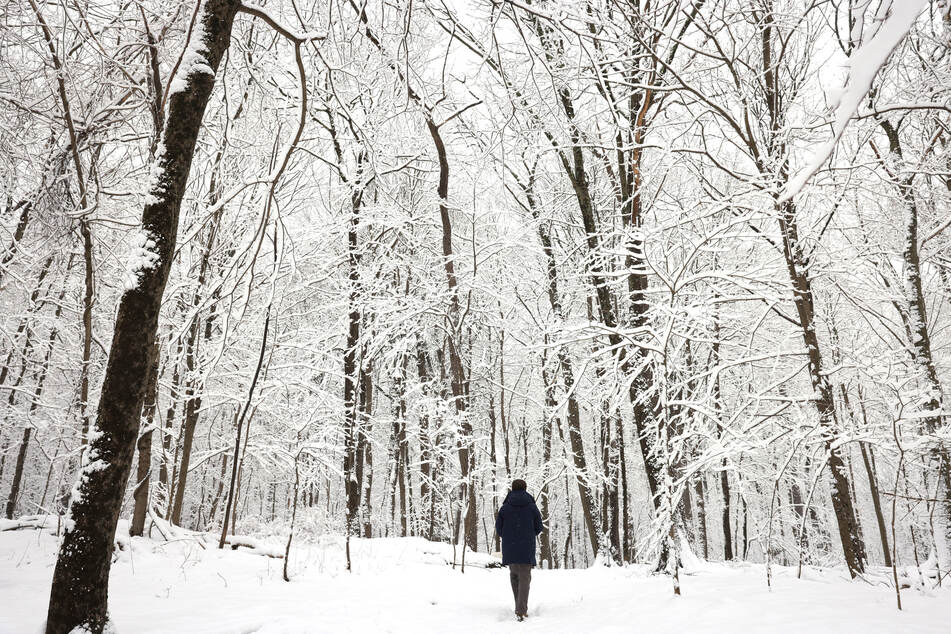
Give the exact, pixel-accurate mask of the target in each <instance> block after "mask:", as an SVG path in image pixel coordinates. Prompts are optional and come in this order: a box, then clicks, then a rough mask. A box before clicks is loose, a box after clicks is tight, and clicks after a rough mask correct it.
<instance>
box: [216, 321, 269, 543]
mask: <svg viewBox="0 0 951 634" xmlns="http://www.w3.org/2000/svg"><path fill="white" fill-rule="evenodd" d="M270 329H271V305H270V304H268V307H267V311H266V312H265V316H264V333H263V334H262V335H261V351H260V353H259V354H258V364H257V366H256V367H255V368H254V376H252V377H251V384H250V385H249V386H248V398H247V400H245V402H244V407H243V408H242V409H241V416H239V417H237V424H236V425H235V438H234V457H233V458H232V460H231V482H230V483H229V485H228V499H227V502H226V503H225V517H224V521H222V523H221V537H220V538H219V539H218V548H219V549H221V548H224V547H225V538H226V537H227V535H228V520H229V518H230V519H231V527H232V532H233V531H234V525H235V524H237V522H238V508H237V506H238V505H237V497H238V492H237V488H238V486H239V485H240V480H239V479H238V473H239V471H240V465H241V463H242V462H244V454H243V453H241V455H240V456H239V455H238V454H239V452H240V451H241V432H242V429H243V428H244V421H245V420H247V421H248V426H249V427H250V425H251V419H250V418H248V410H250V409H251V401H252V399H253V397H254V389H255V387H257V384H258V378H259V377H260V376H261V368H262V367H263V366H264V353H265V351H266V350H267V338H268V332H269V331H270ZM247 436H248V433H247V432H246V433H245V441H244V450H245V451H247V448H248V441H247Z"/></svg>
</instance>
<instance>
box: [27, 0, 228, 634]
mask: <svg viewBox="0 0 951 634" xmlns="http://www.w3.org/2000/svg"><path fill="white" fill-rule="evenodd" d="M238 7H239V3H238V2H235V1H234V0H207V1H206V4H205V5H204V7H203V9H202V11H201V12H200V13H199V15H198V24H199V28H197V29H196V30H195V32H194V34H193V42H191V43H190V44H189V47H190V53H187V54H186V57H188V56H189V55H190V56H192V57H196V58H199V59H200V58H204V59H203V61H204V63H193V64H192V65H191V66H188V67H186V68H183V69H181V72H182V73H183V75H184V76H183V77H182V78H181V79H182V82H183V83H184V86H185V87H184V88H183V89H182V90H180V91H179V92H175V93H173V94H171V95H170V96H169V99H168V104H169V109H168V118H167V125H166V127H165V130H164V131H163V133H162V143H161V146H162V148H163V151H162V152H161V153H160V155H159V156H157V157H156V159H155V165H154V168H153V173H154V174H155V180H154V182H153V183H152V184H151V187H150V198H149V201H148V203H147V204H146V206H145V209H144V211H143V213H142V236H141V247H142V250H143V251H144V252H146V253H145V254H144V255H145V256H146V257H144V258H141V259H144V260H145V261H146V262H147V263H148V264H147V265H145V266H141V267H140V268H139V269H138V270H137V271H135V273H134V274H135V275H136V277H137V284H135V286H134V287H132V288H131V289H129V290H127V291H126V292H125V294H124V295H123V296H122V299H121V300H120V302H119V310H118V314H117V316H116V323H115V328H114V335H113V341H112V346H111V350H110V354H109V361H108V364H107V366H106V372H105V377H104V379H103V383H102V390H101V395H100V400H99V411H98V414H97V419H96V428H95V434H92V433H91V434H90V435H91V436H93V435H94V439H93V440H92V442H91V444H90V452H89V462H88V463H87V464H86V465H85V466H84V467H83V469H82V478H81V480H80V483H79V485H78V495H76V496H74V499H73V500H72V503H71V507H70V512H71V516H72V519H73V522H74V526H73V528H72V530H68V531H67V532H66V535H65V537H64V540H63V544H62V547H61V549H60V553H59V557H58V559H57V562H56V569H55V572H54V574H53V584H52V590H51V593H50V603H49V613H48V616H47V622H46V632H47V634H66V633H67V632H69V631H71V630H73V629H74V628H76V627H79V626H82V627H85V628H86V629H88V630H90V631H91V632H92V633H93V634H99V633H100V632H102V630H103V628H105V627H106V625H107V623H108V612H107V608H108V606H107V603H108V587H109V570H110V567H111V561H112V550H113V544H114V538H115V531H116V522H117V520H118V517H119V510H120V508H121V505H122V496H123V492H124V490H125V486H126V483H127V481H128V479H129V471H130V469H131V462H132V454H133V452H134V450H135V442H136V439H137V433H138V428H139V419H140V416H141V412H142V402H143V400H144V398H145V388H146V383H147V381H148V366H149V357H150V351H151V347H152V344H153V342H154V341H155V332H156V329H157V327H158V314H159V309H160V308H161V303H162V296H163V294H164V290H165V284H166V281H167V280H168V273H169V269H170V268H171V263H172V262H171V260H172V257H173V254H174V252H175V241H176V234H177V230H178V216H179V210H180V207H181V202H182V196H183V194H184V191H185V183H186V181H187V179H188V172H189V170H190V167H191V160H192V156H193V155H194V150H195V144H196V141H197V139H198V134H199V132H200V131H201V119H202V116H203V115H204V112H205V107H206V106H207V104H208V101H209V98H210V97H211V92H212V88H213V87H214V81H215V78H214V73H216V72H217V69H218V65H219V63H220V61H221V58H222V56H223V54H224V52H225V50H226V49H227V48H228V45H229V43H230V39H231V26H232V23H233V21H234V16H235V13H236V12H237V10H238ZM208 68H210V69H211V70H212V73H207V72H205V71H206V69H208ZM91 431H92V430H91Z"/></svg>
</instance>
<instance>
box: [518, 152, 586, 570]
mask: <svg viewBox="0 0 951 634" xmlns="http://www.w3.org/2000/svg"><path fill="white" fill-rule="evenodd" d="M534 180H535V176H534V171H533V172H532V173H531V174H530V176H529V180H528V182H527V183H524V184H523V187H522V189H523V192H524V194H525V197H526V200H527V203H528V204H527V207H528V209H529V211H530V212H531V213H532V217H533V219H534V220H535V224H536V226H537V231H538V238H539V241H540V242H541V245H542V251H543V252H544V253H545V270H546V274H547V280H546V283H547V284H546V285H547V291H548V300H549V302H550V303H551V307H552V312H554V314H555V317H556V318H557V319H558V320H559V321H563V320H564V318H565V315H564V310H563V308H562V303H561V295H560V294H559V291H558V269H557V264H556V262H555V253H554V250H553V248H552V241H551V235H550V234H549V232H548V229H547V227H546V226H545V225H544V223H543V222H542V221H541V213H540V211H539V209H538V205H537V203H536V201H535V196H534V185H535V183H534ZM556 356H557V359H558V367H559V370H560V372H561V380H562V383H563V384H564V390H565V392H566V399H567V401H568V402H567V407H566V413H567V419H566V422H567V426H568V440H569V446H570V451H571V458H572V462H573V464H574V467H575V481H576V483H577V486H578V494H579V496H580V498H581V512H582V515H583V516H584V522H585V527H586V528H587V532H588V539H589V541H590V543H591V550H592V552H593V553H594V555H595V556H597V554H598V547H599V535H600V530H599V528H598V526H597V521H596V518H595V515H594V507H595V500H594V490H593V488H592V487H591V485H590V483H589V482H588V480H587V477H586V474H587V473H588V462H587V458H586V457H585V453H584V441H583V439H582V436H581V410H580V407H579V406H578V400H577V398H576V397H575V389H574V385H575V376H574V370H573V369H572V364H571V358H570V357H569V356H568V351H567V350H566V349H565V348H564V347H559V348H558V350H557V352H556Z"/></svg>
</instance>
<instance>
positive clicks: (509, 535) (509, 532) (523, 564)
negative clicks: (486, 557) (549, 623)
mask: <svg viewBox="0 0 951 634" xmlns="http://www.w3.org/2000/svg"><path fill="white" fill-rule="evenodd" d="M527 488H528V486H527V485H526V484H525V480H514V481H513V482H512V490H511V491H509V493H508V495H506V496H505V500H504V501H503V502H502V508H500V509H499V514H498V516H497V517H496V518H495V532H496V533H498V535H499V537H501V538H502V565H503V566H508V567H509V578H510V579H511V582H512V596H513V597H514V598H515V616H516V617H517V618H518V620H519V621H523V620H525V617H526V616H528V591H529V588H530V587H531V585H532V567H534V566H535V538H536V537H538V535H539V534H541V532H542V529H543V528H544V527H543V526H542V514H541V513H540V512H539V511H538V506H536V505H535V498H533V497H532V496H531V495H530V494H529V493H528V491H527V490H526V489H527Z"/></svg>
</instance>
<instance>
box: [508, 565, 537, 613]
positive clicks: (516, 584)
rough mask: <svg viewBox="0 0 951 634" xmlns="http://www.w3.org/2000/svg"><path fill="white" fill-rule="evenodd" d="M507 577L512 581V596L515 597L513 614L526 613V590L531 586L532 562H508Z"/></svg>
mask: <svg viewBox="0 0 951 634" xmlns="http://www.w3.org/2000/svg"><path fill="white" fill-rule="evenodd" d="M509 579H511V581H512V597H514V599H515V614H518V615H520V616H525V615H527V614H528V591H529V589H530V588H531V587H532V564H509Z"/></svg>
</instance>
